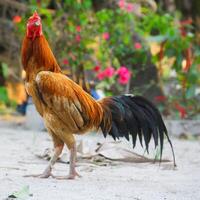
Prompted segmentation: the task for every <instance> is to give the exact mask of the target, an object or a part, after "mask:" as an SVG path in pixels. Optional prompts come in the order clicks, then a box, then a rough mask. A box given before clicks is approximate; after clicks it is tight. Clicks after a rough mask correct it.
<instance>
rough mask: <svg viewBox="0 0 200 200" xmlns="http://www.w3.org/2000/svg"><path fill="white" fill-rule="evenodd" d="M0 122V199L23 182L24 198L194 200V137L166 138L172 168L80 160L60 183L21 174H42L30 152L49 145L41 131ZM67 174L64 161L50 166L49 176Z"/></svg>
mask: <svg viewBox="0 0 200 200" xmlns="http://www.w3.org/2000/svg"><path fill="white" fill-rule="evenodd" d="M0 125H1V127H0V159H1V161H0V200H3V199H5V198H6V197H8V195H10V194H12V192H14V191H19V190H20V189H21V188H23V187H24V186H29V189H30V193H31V194H32V196H31V197H28V198H25V199H30V200H45V199H48V200H55V199H56V200H65V199H69V200H82V199H84V200H93V199H94V200H128V199H130V200H134V199H135V200H151V199H153V200H164V199H167V200H176V199H177V200H190V199H191V200H198V199H200V156H199V155H200V145H199V144H200V141H186V140H178V139H175V138H172V139H173V143H174V146H175V151H176V157H177V165H178V168H177V169H176V170H173V169H172V164H171V163H163V164H161V166H160V167H159V164H152V163H123V162H113V163H111V164H109V165H107V166H99V165H91V164H87V163H82V164H80V165H78V167H77V170H78V171H79V172H80V174H81V175H82V178H77V179H76V180H68V181H67V180H62V181H61V180H56V179H53V178H49V179H38V178H25V177H23V175H26V174H29V173H36V174H37V173H39V172H42V171H43V169H44V168H45V166H46V165H47V161H45V160H42V159H39V158H37V157H36V156H35V154H36V153H37V152H40V153H42V152H43V151H44V149H45V148H48V147H51V146H52V144H51V141H50V139H49V137H48V135H47V134H46V133H44V132H35V131H29V130H25V129H22V128H20V127H15V126H7V125H6V126H4V125H3V123H0ZM84 137H85V136H83V138H84ZM88 137H90V139H91V138H95V139H97V138H98V137H97V138H96V136H94V135H92V136H86V137H85V138H86V139H87V138H88ZM138 146H139V145H138ZM138 148H139V147H138ZM139 149H140V148H139ZM141 152H142V151H141ZM164 157H165V158H171V151H170V149H169V146H168V145H165V149H164ZM67 173H68V165H67V164H63V163H57V164H56V165H55V167H54V174H59V175H67Z"/></svg>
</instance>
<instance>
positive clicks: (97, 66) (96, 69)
mask: <svg viewBox="0 0 200 200" xmlns="http://www.w3.org/2000/svg"><path fill="white" fill-rule="evenodd" d="M100 69H101V67H100V66H99V65H96V66H95V67H94V69H93V70H94V71H95V72H98V71H99V70H100Z"/></svg>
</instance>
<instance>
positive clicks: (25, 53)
mask: <svg viewBox="0 0 200 200" xmlns="http://www.w3.org/2000/svg"><path fill="white" fill-rule="evenodd" d="M21 54H22V64H23V67H24V70H25V71H26V73H27V79H29V76H30V73H34V72H35V73H37V72H38V71H41V70H44V71H51V72H61V69H60V67H59V65H58V63H57V61H56V59H55V57H54V55H53V53H52V51H51V49H50V47H49V44H48V42H47V40H46V39H45V37H44V36H43V35H42V36H40V37H37V38H35V39H34V40H33V41H32V40H31V39H29V38H27V37H26V36H25V38H24V41H23V44H22V52H21Z"/></svg>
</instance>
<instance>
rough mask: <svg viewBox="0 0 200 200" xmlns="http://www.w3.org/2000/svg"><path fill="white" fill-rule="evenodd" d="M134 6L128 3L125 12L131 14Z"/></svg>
mask: <svg viewBox="0 0 200 200" xmlns="http://www.w3.org/2000/svg"><path fill="white" fill-rule="evenodd" d="M133 9H134V5H133V4H132V3H128V4H127V6H126V11H127V12H133Z"/></svg>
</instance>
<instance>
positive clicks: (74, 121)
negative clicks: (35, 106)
mask: <svg viewBox="0 0 200 200" xmlns="http://www.w3.org/2000/svg"><path fill="white" fill-rule="evenodd" d="M36 84H37V90H38V92H39V94H40V98H41V101H42V102H43V103H44V104H45V106H47V107H48V109H50V110H51V111H52V112H53V114H55V115H57V117H58V118H59V119H60V120H61V121H62V122H63V123H64V124H65V125H67V126H68V128H69V129H70V130H71V131H72V132H74V133H76V132H81V131H85V130H86V129H88V128H92V127H95V126H98V125H99V123H100V121H101V119H102V109H101V106H100V105H99V104H98V103H97V102H96V101H95V100H94V99H93V98H92V97H91V96H90V95H89V94H88V93H86V92H85V91H84V90H83V89H82V88H81V87H80V86H79V85H77V84H76V83H75V82H73V81H72V80H71V79H69V78H68V77H67V76H65V75H63V74H60V73H53V72H49V71H41V72H39V73H38V74H37V76H36Z"/></svg>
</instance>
